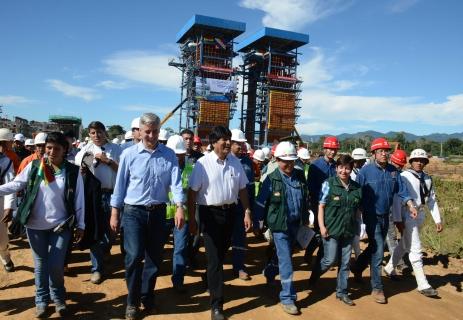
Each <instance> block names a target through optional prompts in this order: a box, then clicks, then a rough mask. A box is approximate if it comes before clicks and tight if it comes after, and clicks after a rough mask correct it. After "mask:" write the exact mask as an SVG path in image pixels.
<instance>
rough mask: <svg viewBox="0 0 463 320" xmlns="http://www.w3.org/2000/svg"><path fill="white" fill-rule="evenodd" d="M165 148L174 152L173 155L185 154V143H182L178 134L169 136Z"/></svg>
mask: <svg viewBox="0 0 463 320" xmlns="http://www.w3.org/2000/svg"><path fill="white" fill-rule="evenodd" d="M167 147H169V148H171V149H172V150H174V151H175V154H183V153H186V148H185V141H183V138H182V136H179V135H178V134H175V135H173V136H170V137H169V139H167Z"/></svg>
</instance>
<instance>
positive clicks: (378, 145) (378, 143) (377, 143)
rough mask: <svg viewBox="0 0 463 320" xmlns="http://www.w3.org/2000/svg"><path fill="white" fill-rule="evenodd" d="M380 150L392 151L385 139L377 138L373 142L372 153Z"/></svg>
mask: <svg viewBox="0 0 463 320" xmlns="http://www.w3.org/2000/svg"><path fill="white" fill-rule="evenodd" d="M378 149H388V150H390V149H391V146H390V145H389V142H387V140H386V139H384V138H376V139H374V140H373V141H372V142H371V147H370V151H375V150H378Z"/></svg>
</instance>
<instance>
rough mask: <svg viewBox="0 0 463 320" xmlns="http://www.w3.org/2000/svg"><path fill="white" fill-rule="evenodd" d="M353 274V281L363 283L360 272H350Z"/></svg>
mask: <svg viewBox="0 0 463 320" xmlns="http://www.w3.org/2000/svg"><path fill="white" fill-rule="evenodd" d="M352 273H353V274H354V281H355V282H357V283H363V279H362V273H361V272H352Z"/></svg>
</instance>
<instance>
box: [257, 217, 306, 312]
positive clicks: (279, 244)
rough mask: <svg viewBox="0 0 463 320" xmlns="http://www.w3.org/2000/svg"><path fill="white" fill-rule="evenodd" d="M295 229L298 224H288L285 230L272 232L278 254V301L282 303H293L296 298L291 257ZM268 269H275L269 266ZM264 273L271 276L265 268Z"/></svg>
mask: <svg viewBox="0 0 463 320" xmlns="http://www.w3.org/2000/svg"><path fill="white" fill-rule="evenodd" d="M297 230H298V226H290V227H289V228H288V230H287V231H285V232H273V241H274V243H275V248H276V254H277V256H278V270H279V273H280V282H281V291H280V301H281V303H282V304H293V303H295V302H296V300H297V296H296V290H295V289H294V284H293V263H292V259H291V257H292V255H293V247H294V245H295V243H296V234H297ZM270 270H275V269H274V268H271V269H270ZM264 274H265V276H266V277H268V278H271V277H272V275H271V274H269V273H267V272H266V271H265V270H264ZM273 277H274V276H273Z"/></svg>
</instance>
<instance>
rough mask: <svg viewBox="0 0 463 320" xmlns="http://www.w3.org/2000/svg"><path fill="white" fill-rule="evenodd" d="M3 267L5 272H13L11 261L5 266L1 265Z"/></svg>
mask: <svg viewBox="0 0 463 320" xmlns="http://www.w3.org/2000/svg"><path fill="white" fill-rule="evenodd" d="M3 267H4V268H5V271H6V272H14V263H13V261H11V260H10V261H9V262H8V263H7V264H5V265H3Z"/></svg>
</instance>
